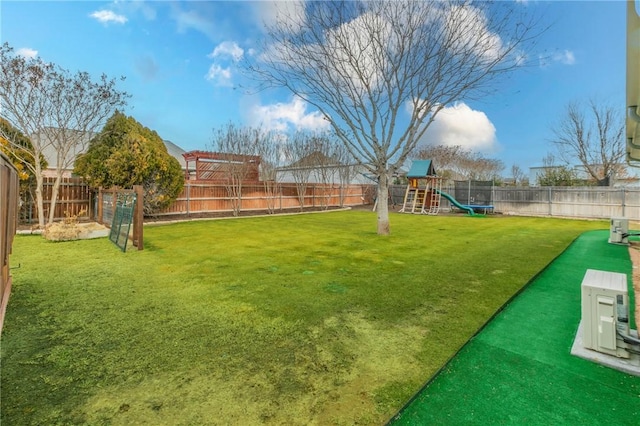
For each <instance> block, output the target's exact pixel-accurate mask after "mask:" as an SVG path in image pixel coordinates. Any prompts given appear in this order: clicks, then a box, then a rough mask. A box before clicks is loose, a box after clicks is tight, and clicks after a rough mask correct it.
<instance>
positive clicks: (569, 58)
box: [553, 50, 576, 65]
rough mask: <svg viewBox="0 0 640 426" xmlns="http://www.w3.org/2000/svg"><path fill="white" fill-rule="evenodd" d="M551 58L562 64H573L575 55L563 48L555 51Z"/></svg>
mask: <svg viewBox="0 0 640 426" xmlns="http://www.w3.org/2000/svg"><path fill="white" fill-rule="evenodd" d="M553 60H554V61H556V62H560V63H561V64H563V65H573V64H575V63H576V57H575V56H574V54H573V52H572V51H570V50H563V51H562V52H556V53H555V54H554V55H553Z"/></svg>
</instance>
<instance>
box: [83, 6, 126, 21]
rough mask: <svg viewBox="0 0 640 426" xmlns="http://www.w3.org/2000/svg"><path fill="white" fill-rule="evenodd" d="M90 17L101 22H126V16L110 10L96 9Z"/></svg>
mask: <svg viewBox="0 0 640 426" xmlns="http://www.w3.org/2000/svg"><path fill="white" fill-rule="evenodd" d="M89 16H91V17H92V18H95V19H97V20H98V21H99V22H102V23H103V24H109V23H112V22H113V23H116V24H124V23H125V22H127V17H126V16H124V15H118V14H116V13H115V12H113V11H111V10H104V9H103V10H96V11H95V12H93V13H92V14H91V15H89Z"/></svg>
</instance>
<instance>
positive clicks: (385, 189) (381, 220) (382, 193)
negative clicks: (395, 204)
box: [376, 173, 391, 235]
mask: <svg viewBox="0 0 640 426" xmlns="http://www.w3.org/2000/svg"><path fill="white" fill-rule="evenodd" d="M388 199H389V176H388V175H387V174H386V173H381V174H380V177H379V178H378V198H377V200H378V204H377V209H376V211H377V213H378V235H389V234H390V233H391V228H390V226H389V203H388V202H387V200H388Z"/></svg>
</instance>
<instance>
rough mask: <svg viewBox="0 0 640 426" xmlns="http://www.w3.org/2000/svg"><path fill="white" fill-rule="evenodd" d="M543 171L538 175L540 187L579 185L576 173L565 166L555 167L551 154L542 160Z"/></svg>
mask: <svg viewBox="0 0 640 426" xmlns="http://www.w3.org/2000/svg"><path fill="white" fill-rule="evenodd" d="M542 164H543V165H544V171H543V172H542V173H541V174H540V175H538V177H537V183H538V185H540V186H576V185H578V184H579V183H580V181H579V179H578V176H577V174H576V171H575V170H573V169H571V168H569V166H567V165H556V162H555V157H554V156H553V154H547V155H546V156H545V157H544V158H543V159H542Z"/></svg>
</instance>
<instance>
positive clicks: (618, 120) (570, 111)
mask: <svg viewBox="0 0 640 426" xmlns="http://www.w3.org/2000/svg"><path fill="white" fill-rule="evenodd" d="M552 130H553V134H554V137H553V139H552V141H551V142H552V144H553V145H554V146H555V148H556V151H557V153H558V156H559V158H560V159H561V160H562V161H564V162H565V163H566V164H567V165H571V164H574V165H575V163H576V161H577V162H578V163H579V164H580V165H582V167H583V168H584V170H585V171H586V172H587V173H588V174H589V176H590V177H591V178H592V179H594V180H595V181H596V182H597V183H598V185H610V184H612V183H613V178H614V177H615V176H616V175H621V174H623V173H624V171H625V167H624V164H623V161H624V158H625V153H626V151H625V148H626V145H625V144H626V141H625V121H624V115H623V110H622V109H620V108H618V107H614V106H612V105H608V104H606V103H603V102H599V101H597V100H595V99H590V100H589V101H588V102H587V103H586V104H583V103H579V102H572V103H570V104H569V105H567V107H566V111H565V114H564V116H563V117H562V118H560V121H559V122H558V123H557V124H556V125H555V126H554V127H553V129H552Z"/></svg>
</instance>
